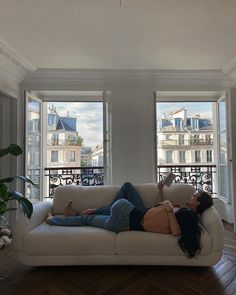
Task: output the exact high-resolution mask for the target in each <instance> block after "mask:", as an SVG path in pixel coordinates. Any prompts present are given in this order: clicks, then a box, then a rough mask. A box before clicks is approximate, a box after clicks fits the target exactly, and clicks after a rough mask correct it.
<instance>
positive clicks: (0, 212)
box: [0, 201, 7, 216]
mask: <svg viewBox="0 0 236 295" xmlns="http://www.w3.org/2000/svg"><path fill="white" fill-rule="evenodd" d="M6 210H7V204H6V203H5V202H1V201H0V216H1V215H3V214H4V213H5V212H6Z"/></svg>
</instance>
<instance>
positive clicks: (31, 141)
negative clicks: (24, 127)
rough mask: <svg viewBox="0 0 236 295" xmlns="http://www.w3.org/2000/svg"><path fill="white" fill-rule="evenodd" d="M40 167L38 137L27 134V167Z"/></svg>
mask: <svg viewBox="0 0 236 295" xmlns="http://www.w3.org/2000/svg"><path fill="white" fill-rule="evenodd" d="M32 166H33V167H39V166H40V136H39V135H35V134H28V167H32Z"/></svg>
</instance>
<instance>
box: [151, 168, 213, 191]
mask: <svg viewBox="0 0 236 295" xmlns="http://www.w3.org/2000/svg"><path fill="white" fill-rule="evenodd" d="M169 172H173V173H174V174H175V175H176V178H175V183H181V182H182V183H188V184H192V185H193V186H194V187H195V189H196V190H203V191H206V192H208V193H210V194H213V195H216V193H217V189H216V184H217V179H216V177H217V176H216V165H173V164H171V165H159V166H157V179H158V181H161V180H163V179H164V178H165V177H166V174H167V173H169Z"/></svg>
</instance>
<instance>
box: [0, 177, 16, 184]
mask: <svg viewBox="0 0 236 295" xmlns="http://www.w3.org/2000/svg"><path fill="white" fill-rule="evenodd" d="M14 179H15V177H8V178H3V179H0V184H1V183H10V182H12V181H13V180H14Z"/></svg>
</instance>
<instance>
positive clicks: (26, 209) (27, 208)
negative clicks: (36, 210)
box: [10, 191, 33, 219]
mask: <svg viewBox="0 0 236 295" xmlns="http://www.w3.org/2000/svg"><path fill="white" fill-rule="evenodd" d="M10 200H17V201H18V203H19V205H20V206H21V208H22V210H23V214H24V215H26V216H27V218H29V219H30V218H31V215H32V214H33V205H32V203H31V202H30V201H29V200H28V199H27V198H25V197H24V196H23V195H22V194H21V193H19V192H17V191H14V192H10Z"/></svg>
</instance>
